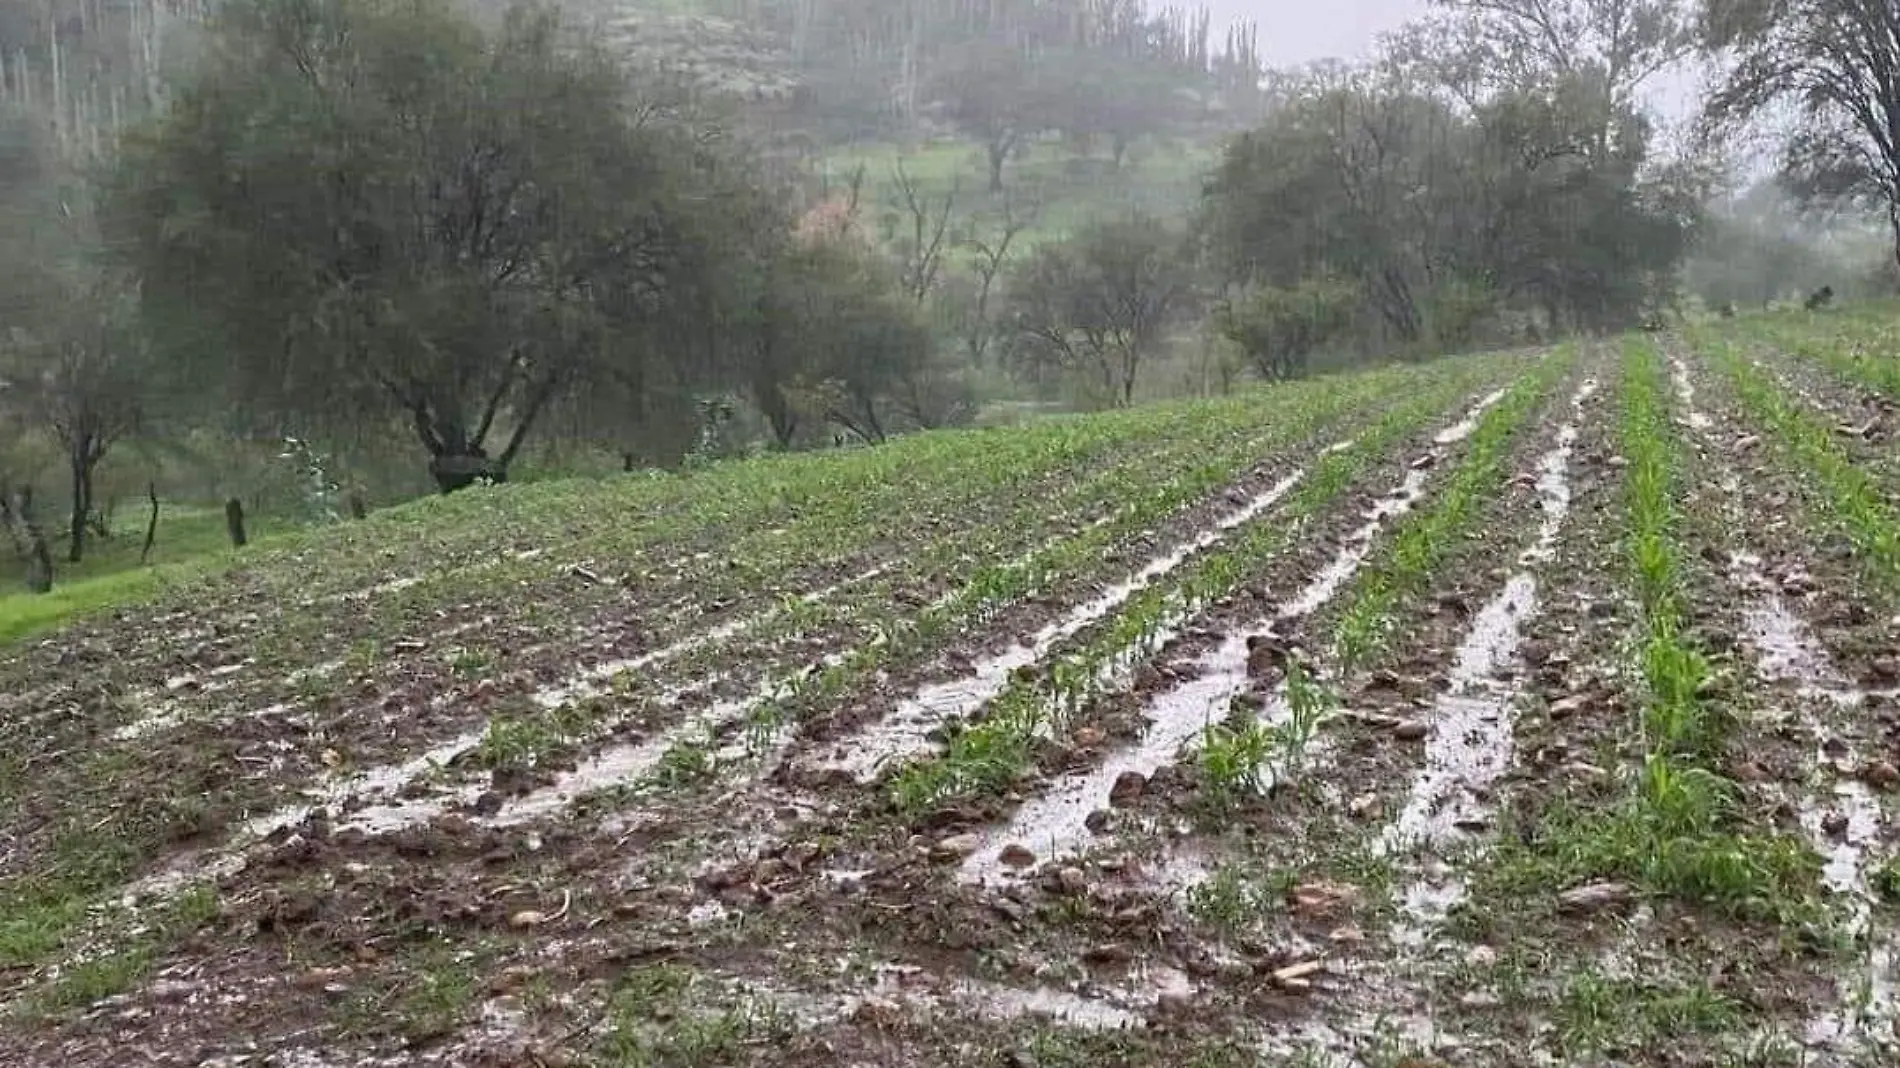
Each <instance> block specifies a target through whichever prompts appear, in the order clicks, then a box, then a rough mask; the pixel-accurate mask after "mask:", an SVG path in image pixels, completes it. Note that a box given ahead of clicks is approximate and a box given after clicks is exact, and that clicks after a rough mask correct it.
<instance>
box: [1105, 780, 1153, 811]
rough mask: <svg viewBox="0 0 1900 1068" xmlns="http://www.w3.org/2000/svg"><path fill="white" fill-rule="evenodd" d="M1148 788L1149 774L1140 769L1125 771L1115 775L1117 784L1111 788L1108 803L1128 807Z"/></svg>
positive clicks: (1117, 806)
mask: <svg viewBox="0 0 1900 1068" xmlns="http://www.w3.org/2000/svg"><path fill="white" fill-rule="evenodd" d="M1147 790H1148V778H1147V776H1145V775H1143V774H1142V773H1141V772H1139V771H1124V772H1122V773H1121V774H1120V775H1117V776H1116V777H1115V785H1114V786H1112V787H1110V788H1109V791H1108V803H1109V804H1110V805H1112V806H1114V807H1115V808H1126V807H1128V806H1129V805H1131V804H1133V803H1134V802H1135V800H1136V799H1137V798H1139V797H1140V796H1141V795H1142V794H1144V793H1146V792H1147Z"/></svg>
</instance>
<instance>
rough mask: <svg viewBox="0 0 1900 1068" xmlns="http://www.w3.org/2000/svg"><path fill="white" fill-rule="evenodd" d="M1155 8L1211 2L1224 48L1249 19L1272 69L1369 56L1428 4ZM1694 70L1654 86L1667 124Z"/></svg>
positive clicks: (1153, 1) (1231, 1) (1284, 1)
mask: <svg viewBox="0 0 1900 1068" xmlns="http://www.w3.org/2000/svg"><path fill="white" fill-rule="evenodd" d="M1148 3H1149V5H1150V7H1152V8H1160V7H1164V6H1167V5H1169V4H1171V3H1173V4H1180V5H1181V6H1186V7H1190V8H1192V7H1195V6H1198V5H1199V4H1201V3H1205V4H1206V5H1207V8H1208V10H1209V11H1210V12H1212V14H1213V18H1214V35H1213V36H1214V41H1215V46H1216V47H1219V43H1220V41H1221V39H1222V36H1223V35H1224V34H1225V32H1226V27H1227V26H1229V25H1231V24H1232V23H1234V22H1235V21H1237V20H1240V19H1249V20H1251V21H1252V22H1253V23H1254V25H1255V26H1256V27H1257V28H1258V30H1259V38H1258V39H1259V45H1260V52H1261V55H1262V58H1263V59H1264V60H1265V61H1266V63H1267V65H1268V66H1270V67H1289V66H1296V65H1299V64H1302V63H1307V62H1311V61H1312V60H1316V59H1327V58H1339V59H1358V58H1363V57H1365V56H1367V55H1369V54H1370V53H1371V52H1372V50H1373V48H1374V47H1375V46H1376V45H1377V43H1378V38H1379V35H1380V34H1382V33H1386V32H1389V31H1391V30H1395V29H1398V28H1399V27H1400V26H1402V25H1404V24H1405V23H1406V22H1408V21H1410V20H1411V19H1415V18H1418V17H1419V16H1421V15H1424V14H1426V13H1427V12H1428V11H1429V9H1430V5H1429V4H1428V3H1427V2H1426V0H1148ZM1697 77H1698V76H1697V75H1696V73H1695V72H1693V71H1688V70H1685V71H1681V72H1666V73H1665V74H1663V75H1662V76H1659V77H1658V78H1656V80H1655V81H1654V82H1653V83H1651V85H1650V86H1649V92H1648V94H1647V96H1648V97H1649V102H1650V105H1651V106H1652V107H1654V108H1656V109H1657V110H1658V111H1660V112H1661V113H1662V115H1663V117H1664V118H1665V120H1676V121H1679V120H1681V119H1682V118H1684V117H1686V116H1687V115H1688V114H1689V112H1690V111H1691V110H1692V109H1693V108H1694V105H1695V97H1696V87H1697V85H1698V84H1699V83H1698V81H1697Z"/></svg>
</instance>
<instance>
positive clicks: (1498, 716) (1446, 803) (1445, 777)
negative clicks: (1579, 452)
mask: <svg viewBox="0 0 1900 1068" xmlns="http://www.w3.org/2000/svg"><path fill="white" fill-rule="evenodd" d="M1596 390H1597V383H1596V382H1595V381H1594V380H1587V381H1585V382H1584V383H1583V384H1582V385H1581V386H1580V387H1579V388H1578V390H1577V393H1576V394H1575V396H1573V397H1572V398H1571V407H1572V409H1573V410H1574V411H1575V412H1576V413H1577V414H1576V417H1575V418H1573V419H1572V420H1571V421H1570V422H1568V423H1566V424H1564V425H1563V426H1562V427H1560V428H1559V429H1558V431H1557V436H1556V441H1555V444H1553V445H1552V446H1551V448H1550V449H1549V450H1548V451H1546V452H1545V453H1544V455H1543V456H1542V457H1541V458H1539V460H1538V464H1537V470H1538V475H1537V481H1536V489H1537V496H1538V507H1539V510H1540V511H1541V512H1542V513H1543V515H1542V519H1541V520H1540V522H1539V525H1538V534H1537V540H1536V541H1534V542H1533V543H1532V544H1531V545H1530V546H1529V547H1528V548H1527V549H1525V550H1524V552H1523V553H1521V554H1520V555H1519V557H1518V561H1519V564H1520V565H1521V566H1524V567H1526V568H1529V567H1531V566H1532V565H1534V564H1539V563H1545V562H1548V561H1549V560H1550V559H1551V558H1552V557H1553V556H1554V555H1555V551H1556V544H1557V538H1558V535H1559V534H1560V533H1562V530H1563V526H1564V522H1565V521H1566V520H1567V519H1568V518H1569V516H1570V505H1571V492H1570V460H1571V455H1572V454H1573V453H1574V451H1575V449H1576V443H1577V438H1578V437H1579V435H1580V434H1581V429H1580V427H1581V419H1582V412H1583V405H1584V404H1585V402H1587V401H1588V400H1589V399H1590V397H1591V396H1592V395H1593V394H1594V393H1595V392H1596ZM1537 609H1538V597H1537V579H1536V576H1535V575H1534V574H1533V573H1532V572H1531V571H1530V570H1524V571H1520V572H1518V573H1517V574H1515V575H1512V576H1511V578H1510V579H1509V580H1507V581H1506V582H1505V584H1504V588H1503V589H1501V590H1499V591H1498V592H1497V593H1496V594H1495V595H1494V596H1493V597H1492V598H1491V600H1490V601H1489V602H1487V603H1486V604H1485V606H1484V607H1483V608H1482V609H1481V610H1479V612H1478V614H1477V616H1476V617H1474V618H1473V619H1472V621H1471V625H1470V627H1469V628H1467V630H1466V632H1465V637H1464V640H1463V641H1462V642H1460V644H1459V646H1458V651H1457V654H1456V659H1455V660H1454V661H1453V663H1452V667H1451V671H1450V674H1449V680H1448V681H1449V688H1448V690H1447V692H1446V693H1445V694H1444V695H1443V696H1441V697H1439V698H1438V700H1437V701H1436V702H1435V703H1434V706H1433V709H1432V716H1431V723H1432V729H1431V734H1430V735H1429V736H1428V737H1427V739H1426V742H1425V767H1424V768H1423V770H1421V771H1420V772H1419V774H1418V775H1417V776H1416V777H1415V778H1414V779H1413V780H1412V787H1411V791H1410V793H1409V795H1408V796H1407V798H1406V801H1405V805H1404V807H1403V808H1402V809H1401V810H1400V812H1399V816H1398V818H1397V819H1396V820H1394V821H1393V822H1392V823H1391V824H1390V825H1388V826H1387V827H1386V829H1385V832H1384V833H1383V834H1382V835H1381V836H1380V839H1379V844H1378V848H1379V850H1380V851H1381V852H1384V853H1391V852H1395V851H1397V850H1399V849H1401V848H1403V847H1404V846H1406V845H1408V844H1414V843H1416V844H1422V845H1425V846H1428V847H1429V846H1433V845H1436V844H1438V843H1442V842H1447V841H1455V840H1457V839H1458V838H1460V837H1462V836H1464V835H1466V834H1469V833H1473V832H1480V831H1482V829H1483V824H1484V822H1485V821H1486V820H1487V819H1488V814H1489V811H1490V809H1491V808H1492V807H1493V802H1492V801H1491V800H1490V798H1489V792H1490V788H1491V787H1492V785H1493V784H1495V783H1496V782H1497V780H1498V779H1499V777H1501V776H1502V775H1503V774H1504V772H1505V770H1506V769H1507V768H1509V767H1510V763H1511V759H1512V755H1513V754H1514V752H1515V751H1516V732H1515V730H1514V729H1513V724H1512V718H1511V707H1510V705H1511V700H1512V698H1513V696H1514V695H1515V688H1514V687H1512V686H1509V685H1507V684H1505V683H1504V682H1503V681H1502V680H1501V679H1500V678H1499V674H1500V672H1502V671H1503V669H1504V668H1505V667H1506V666H1507V665H1508V664H1510V663H1511V662H1512V661H1513V660H1514V659H1515V658H1516V656H1517V651H1518V648H1519V647H1520V646H1521V645H1522V644H1523V625H1524V623H1525V621H1526V620H1528V619H1529V618H1530V617H1531V616H1532V615H1533V614H1535V613H1536V612H1537ZM1402 896H1403V899H1404V902H1405V904H1404V911H1405V913H1406V915H1407V917H1408V919H1409V920H1410V921H1412V923H1416V924H1429V923H1433V922H1436V921H1437V920H1440V919H1442V918H1443V917H1444V915H1445V914H1446V912H1447V911H1448V910H1449V909H1450V908H1451V906H1453V905H1455V904H1457V902H1458V901H1459V900H1461V899H1462V898H1463V896H1464V886H1463V883H1462V881H1461V880H1458V879H1456V878H1455V877H1450V876H1447V877H1446V878H1443V879H1439V880H1436V881H1432V882H1427V881H1414V882H1413V883H1412V884H1411V885H1410V886H1408V887H1407V888H1406V890H1405V891H1404V892H1403V895H1402ZM1399 927H1400V929H1399V930H1398V931H1397V937H1399V938H1400V939H1401V940H1404V939H1406V938H1410V937H1422V934H1421V933H1420V932H1419V931H1418V929H1417V928H1413V927H1412V926H1411V924H1400V925H1399Z"/></svg>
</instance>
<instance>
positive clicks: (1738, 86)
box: [1702, 0, 1900, 262]
mask: <svg viewBox="0 0 1900 1068" xmlns="http://www.w3.org/2000/svg"><path fill="white" fill-rule="evenodd" d="M1702 42H1703V47H1704V48H1705V49H1706V50H1708V51H1709V52H1710V53H1711V54H1713V55H1723V56H1727V57H1729V58H1730V60H1731V62H1730V64H1729V66H1728V70H1727V72H1726V75H1725V76H1724V77H1723V79H1722V80H1721V82H1720V84H1719V85H1718V87H1717V88H1716V90H1715V91H1714V93H1712V94H1711V95H1710V96H1709V97H1708V99H1707V100H1705V101H1704V102H1703V109H1702V126H1703V131H1704V133H1705V134H1707V135H1709V136H1712V137H1713V136H1717V135H1720V134H1724V133H1728V132H1732V131H1734V130H1736V129H1738V128H1740V127H1742V126H1744V125H1745V124H1748V123H1750V122H1752V121H1754V120H1755V119H1757V118H1758V117H1760V116H1762V115H1763V114H1765V113H1768V112H1769V111H1771V110H1772V109H1774V108H1775V107H1777V106H1779V105H1781V104H1784V103H1791V104H1793V105H1794V106H1795V107H1796V109H1797V110H1798V113H1799V114H1800V117H1801V118H1800V122H1799V125H1798V127H1797V129H1796V130H1795V132H1793V133H1792V134H1790V135H1789V136H1788V137H1787V139H1786V140H1785V142H1784V145H1783V165H1784V171H1785V172H1786V173H1787V174H1788V176H1789V177H1790V178H1791V179H1793V181H1792V182H1791V185H1792V186H1793V187H1794V188H1796V189H1797V190H1799V191H1802V192H1804V193H1806V194H1807V195H1808V196H1809V197H1810V198H1819V199H1825V200H1833V201H1850V202H1860V203H1865V204H1869V205H1878V206H1879V207H1881V208H1882V209H1884V210H1885V212H1886V215H1887V219H1888V222H1889V227H1890V229H1891V231H1892V235H1893V254H1894V258H1895V260H1896V262H1900V7H1896V6H1895V5H1894V4H1893V3H1892V2H1891V0H1731V2H1728V3H1723V4H1710V5H1708V7H1707V8H1706V9H1705V13H1704V16H1703V23H1702Z"/></svg>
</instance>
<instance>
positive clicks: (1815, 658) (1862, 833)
mask: <svg viewBox="0 0 1900 1068" xmlns="http://www.w3.org/2000/svg"><path fill="white" fill-rule="evenodd" d="M1731 573H1732V574H1733V575H1734V576H1735V581H1736V582H1737V584H1738V585H1740V586H1741V587H1742V588H1744V589H1753V590H1755V591H1757V593H1758V597H1757V598H1756V599H1755V600H1754V602H1753V603H1751V604H1750V605H1749V606H1748V608H1747V610H1746V612H1745V613H1744V617H1743V618H1744V624H1743V625H1744V631H1745V633H1746V635H1747V637H1748V638H1749V640H1750V643H1751V645H1752V646H1753V648H1754V650H1755V662H1756V666H1757V670H1758V671H1759V672H1760V674H1761V675H1762V677H1763V678H1765V679H1768V680H1772V681H1780V682H1793V683H1795V684H1796V692H1797V694H1798V695H1799V696H1801V697H1803V698H1807V699H1814V700H1822V701H1827V702H1830V703H1832V704H1835V705H1838V706H1840V707H1843V708H1854V707H1857V706H1859V705H1860V703H1861V702H1862V701H1863V700H1864V699H1865V698H1866V697H1867V696H1868V694H1867V691H1864V690H1860V689H1857V688H1855V687H1854V686H1852V685H1851V684H1849V683H1848V682H1847V681H1846V679H1845V678H1844V677H1843V676H1842V675H1841V673H1840V671H1839V670H1838V669H1837V668H1836V667H1835V666H1834V663H1833V662H1832V660H1831V659H1830V658H1829V657H1828V655H1827V653H1826V651H1825V650H1823V649H1822V648H1821V646H1820V644H1819V642H1817V641H1816V640H1815V638H1814V635H1813V633H1812V631H1811V630H1810V629H1809V628H1808V626H1807V624H1806V623H1805V622H1804V621H1803V620H1802V619H1801V618H1800V617H1798V616H1796V615H1795V614H1794V613H1793V612H1791V611H1789V609H1788V606H1787V604H1786V602H1784V601H1783V600H1782V599H1781V597H1780V596H1779V595H1777V594H1776V593H1774V592H1773V589H1774V587H1773V585H1772V584H1771V583H1770V581H1769V579H1768V577H1767V576H1766V575H1765V574H1763V573H1762V571H1761V570H1760V560H1759V559H1757V558H1755V557H1753V556H1750V555H1747V554H1739V553H1738V554H1736V555H1735V557H1734V558H1733V564H1732V567H1731ZM1798 711H1799V712H1800V714H1801V715H1802V716H1803V718H1804V719H1806V720H1807V721H1808V726H1809V727H1810V728H1811V729H1812V730H1813V731H1814V732H1815V733H1816V734H1818V735H1821V736H1824V737H1827V736H1832V734H1833V732H1831V731H1829V730H1828V729H1827V727H1826V726H1825V725H1824V724H1822V723H1820V722H1819V721H1818V720H1816V719H1815V717H1814V716H1813V713H1812V711H1811V710H1808V709H1805V708H1802V709H1798ZM1843 760H1845V761H1846V762H1848V763H1857V762H1858V761H1856V760H1855V759H1854V756H1853V754H1852V753H1851V751H1850V752H1848V753H1846V754H1840V753H1834V754H1830V753H1829V752H1827V751H1826V750H1825V749H1823V750H1819V751H1817V752H1816V753H1815V763H1816V764H1817V765H1819V766H1823V767H1826V766H1831V765H1834V764H1836V763H1837V762H1839V761H1843ZM1799 810H1800V821H1801V827H1802V829H1803V830H1804V831H1806V832H1807V836H1808V840H1809V842H1810V843H1811V844H1812V845H1813V846H1814V848H1815V850H1816V851H1817V852H1819V853H1820V854H1821V856H1822V857H1823V858H1824V864H1823V867H1822V869H1821V880H1822V882H1823V883H1824V884H1825V885H1826V886H1827V888H1828V889H1829V890H1832V891H1833V892H1834V893H1836V894H1840V895H1842V896H1843V897H1845V898H1847V899H1848V902H1849V918H1848V924H1847V928H1848V930H1849V932H1851V933H1852V934H1853V935H1854V937H1855V938H1856V939H1858V940H1861V941H1864V942H1866V943H1867V956H1866V959H1865V961H1864V962H1863V964H1862V967H1861V970H1860V973H1859V974H1858V975H1857V976H1855V977H1853V978H1843V979H1842V980H1841V981H1840V982H1839V989H1840V1004H1839V1005H1837V1006H1836V1007H1834V1008H1831V1009H1829V1010H1827V1011H1825V1012H1822V1013H1819V1014H1817V1015H1816V1016H1815V1017H1814V1018H1813V1019H1812V1020H1810V1021H1809V1022H1808V1027H1807V1041H1808V1043H1809V1045H1811V1046H1817V1047H1822V1048H1829V1049H1846V1048H1851V1047H1853V1046H1854V1045H1856V1044H1857V1043H1868V1044H1871V1045H1875V1046H1881V1045H1882V1044H1890V1043H1892V1042H1893V1041H1894V1039H1895V1034H1894V1032H1893V1030H1892V1026H1893V1021H1894V1019H1895V1013H1896V1011H1900V991H1896V989H1895V964H1896V956H1900V934H1895V933H1892V932H1881V931H1879V930H1877V929H1876V926H1875V919H1874V915H1873V902H1874V891H1873V889H1872V888H1871V887H1870V886H1869V885H1868V883H1867V869H1868V857H1867V847H1868V844H1869V843H1873V842H1878V841H1879V840H1880V835H1881V822H1882V811H1881V807H1880V802H1879V800H1878V799H1877V798H1875V797H1874V796H1873V794H1872V793H1871V792H1870V791H1869V790H1868V789H1867V787H1866V786H1865V785H1864V784H1862V783H1861V782H1859V781H1857V780H1853V779H1846V778H1843V779H1840V780H1838V781H1837V782H1836V783H1835V784H1834V793H1833V798H1832V801H1831V803H1830V802H1828V801H1824V800H1823V799H1821V798H1817V797H1813V796H1803V797H1802V798H1800V799H1799ZM1830 824H1832V825H1833V826H1832V829H1830Z"/></svg>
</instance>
